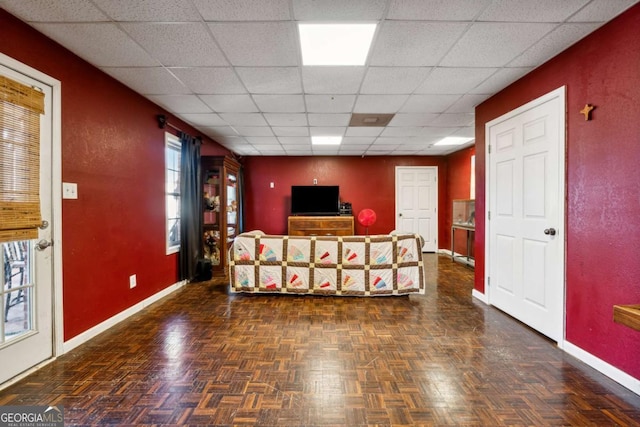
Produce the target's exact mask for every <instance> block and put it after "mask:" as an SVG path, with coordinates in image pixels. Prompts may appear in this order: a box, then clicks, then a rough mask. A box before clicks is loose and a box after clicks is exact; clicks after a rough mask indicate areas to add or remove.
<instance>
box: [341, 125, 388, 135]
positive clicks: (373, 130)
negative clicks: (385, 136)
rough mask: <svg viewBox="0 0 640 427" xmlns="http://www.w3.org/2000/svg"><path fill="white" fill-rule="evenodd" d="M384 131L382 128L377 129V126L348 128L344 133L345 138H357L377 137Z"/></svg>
mask: <svg viewBox="0 0 640 427" xmlns="http://www.w3.org/2000/svg"><path fill="white" fill-rule="evenodd" d="M383 130H384V128H383V127H377V126H366V127H348V128H347V132H346V133H345V135H346V136H354V137H359V136H378V135H380V134H381V133H382V131H383Z"/></svg>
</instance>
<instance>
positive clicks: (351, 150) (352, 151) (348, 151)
mask: <svg viewBox="0 0 640 427" xmlns="http://www.w3.org/2000/svg"><path fill="white" fill-rule="evenodd" d="M367 148H369V146H364V147H349V146H347V147H345V146H344V145H341V146H340V149H339V150H338V155H339V156H362V155H363V153H364V152H365V151H367Z"/></svg>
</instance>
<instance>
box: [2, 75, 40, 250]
mask: <svg viewBox="0 0 640 427" xmlns="http://www.w3.org/2000/svg"><path fill="white" fill-rule="evenodd" d="M40 114H44V94H43V93H42V92H40V91H39V90H37V89H34V88H32V87H30V86H27V85H24V84H22V83H20V82H17V81H15V80H12V79H9V78H7V77H5V76H0V242H6V241H11V240H27V239H35V238H37V237H38V227H39V226H40V225H41V223H42V217H41V214H40Z"/></svg>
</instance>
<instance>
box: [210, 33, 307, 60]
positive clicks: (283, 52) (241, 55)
mask: <svg viewBox="0 0 640 427" xmlns="http://www.w3.org/2000/svg"><path fill="white" fill-rule="evenodd" d="M209 28H210V29H211V32H212V33H213V35H214V37H215V38H216V40H217V41H218V43H219V45H220V48H221V49H222V50H223V51H224V53H225V54H226V55H227V58H228V59H229V61H231V63H232V64H233V65H237V66H256V65H257V66H276V67H284V66H296V65H298V44H297V36H296V31H295V26H294V24H293V22H255V23H245V22H234V23H210V24H209Z"/></svg>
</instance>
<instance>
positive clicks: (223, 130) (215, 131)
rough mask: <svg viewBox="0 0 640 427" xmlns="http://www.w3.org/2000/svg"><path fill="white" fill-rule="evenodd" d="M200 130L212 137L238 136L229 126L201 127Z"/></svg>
mask: <svg viewBox="0 0 640 427" xmlns="http://www.w3.org/2000/svg"><path fill="white" fill-rule="evenodd" d="M200 129H201V130H202V132H204V133H205V135H207V136H210V137H212V138H213V137H214V136H238V133H237V132H236V131H235V129H234V128H232V127H231V126H201V127H200Z"/></svg>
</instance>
